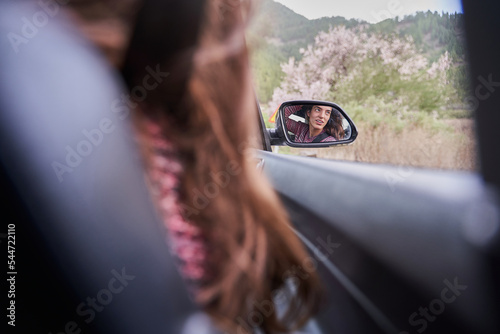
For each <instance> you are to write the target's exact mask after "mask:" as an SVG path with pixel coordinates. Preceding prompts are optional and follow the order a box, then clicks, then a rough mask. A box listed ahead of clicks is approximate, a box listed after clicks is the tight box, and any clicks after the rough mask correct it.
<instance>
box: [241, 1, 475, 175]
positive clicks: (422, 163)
mask: <svg viewBox="0 0 500 334" xmlns="http://www.w3.org/2000/svg"><path fill="white" fill-rule="evenodd" d="M351 6H352V7H351ZM462 24H463V14H462V8H461V4H460V1H458V0H456V1H451V0H450V1H435V3H434V4H432V2H429V1H411V2H410V1H405V0H400V1H398V0H396V1H387V0H382V1H351V2H345V1H342V2H340V1H331V0H311V1H302V0H297V1H294V0H279V1H272V0H262V1H260V5H259V7H258V8H257V11H256V14H255V16H254V17H253V19H252V22H251V25H250V27H249V29H248V44H249V47H250V49H251V55H252V71H253V76H254V82H255V87H256V92H257V96H258V99H259V101H260V104H261V109H262V112H263V116H264V120H265V121H266V126H267V127H274V126H275V124H274V123H273V122H272V115H273V114H274V112H275V111H276V109H277V108H278V106H279V105H280V104H281V103H282V102H284V101H287V100H303V99H314V100H323V101H331V102H334V103H336V104H338V105H340V106H341V107H342V108H343V109H344V110H345V111H346V112H347V114H348V115H349V116H350V117H351V118H352V119H353V121H354V123H355V124H356V126H357V128H358V131H359V136H358V138H357V139H356V141H355V142H354V143H353V144H352V145H349V146H342V147H331V148H319V149H318V148H312V149H307V150H306V149H303V148H301V149H296V148H295V149H294V148H290V147H283V146H282V147H274V150H275V151H278V152H280V153H286V154H297V155H308V156H316V157H319V158H328V159H338V160H351V161H362V162H372V163H389V164H395V165H411V166H416V167H428V168H438V169H456V170H470V171H472V170H476V168H477V166H476V152H475V136H474V122H473V118H472V115H473V111H474V103H473V101H474V97H473V96H471V95H470V90H469V87H468V82H469V80H468V77H467V75H468V74H467V73H468V72H467V71H468V69H467V61H466V57H465V50H464V49H465V41H464V31H463V26H462Z"/></svg>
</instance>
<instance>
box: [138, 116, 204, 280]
mask: <svg viewBox="0 0 500 334" xmlns="http://www.w3.org/2000/svg"><path fill="white" fill-rule="evenodd" d="M145 135H146V138H145V139H146V141H147V145H148V146H149V148H151V149H152V151H153V152H154V153H153V154H154V156H153V157H152V159H151V161H150V164H149V166H148V174H149V175H148V176H149V179H150V182H151V185H152V191H153V195H154V196H155V198H156V205H157V207H158V208H159V212H160V215H161V218H162V220H163V223H164V224H165V227H166V228H167V230H168V234H169V238H168V242H169V245H170V247H171V250H172V253H173V254H174V256H175V257H176V258H177V259H178V260H179V261H178V264H179V265H178V266H179V270H180V272H181V274H182V275H183V277H184V278H185V279H186V280H187V281H189V282H190V283H195V285H196V284H202V283H203V282H205V281H206V280H207V279H209V277H210V272H209V267H210V266H209V264H208V251H209V247H208V242H207V238H206V236H205V235H204V234H203V233H202V231H201V230H200V228H198V227H197V226H195V225H194V224H192V223H191V222H190V221H189V220H187V219H185V218H184V217H183V214H182V208H181V205H180V202H179V194H178V190H177V188H178V186H179V178H180V175H181V173H182V165H181V164H180V163H179V159H178V157H177V154H176V150H175V147H174V146H173V145H172V144H171V143H169V142H168V140H167V139H166V138H165V137H164V136H163V135H162V132H161V128H160V127H159V126H158V125H157V124H155V123H154V122H152V121H148V122H147V123H146V134H145Z"/></svg>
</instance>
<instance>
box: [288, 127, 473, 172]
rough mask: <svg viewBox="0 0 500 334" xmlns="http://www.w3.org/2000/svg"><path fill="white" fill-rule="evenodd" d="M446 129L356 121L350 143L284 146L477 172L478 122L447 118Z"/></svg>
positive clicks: (342, 157)
mask: <svg viewBox="0 0 500 334" xmlns="http://www.w3.org/2000/svg"><path fill="white" fill-rule="evenodd" d="M442 122H444V124H445V130H443V131H432V130H429V129H425V128H423V127H417V126H408V127H405V128H404V129H403V130H400V131H397V130H395V129H393V128H391V127H389V126H387V125H380V126H377V127H374V126H372V125H367V124H363V123H360V124H356V125H357V127H358V132H359V135H358V138H357V139H356V141H355V142H354V143H353V144H351V145H348V146H338V147H330V148H320V149H317V148H313V149H299V148H291V147H280V148H278V151H279V152H280V153H285V154H294V155H307V156H316V157H317V158H323V159H335V160H347V161H359V162H369V163H377V164H393V165H404V166H413V167H424V168H432V169H452V170H464V171H474V170H476V168H477V163H476V149H475V134H474V123H473V120H471V119H450V120H443V121H442Z"/></svg>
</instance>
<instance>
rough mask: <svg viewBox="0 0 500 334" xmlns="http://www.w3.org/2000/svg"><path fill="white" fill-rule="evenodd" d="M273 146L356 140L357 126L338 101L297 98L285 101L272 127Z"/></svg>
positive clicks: (312, 144)
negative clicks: (274, 126) (273, 127)
mask: <svg viewBox="0 0 500 334" xmlns="http://www.w3.org/2000/svg"><path fill="white" fill-rule="evenodd" d="M268 131H269V136H270V138H271V145H288V146H291V147H330V146H336V145H346V144H350V143H352V142H353V141H354V140H355V139H356V137H357V136H358V130H357V128H356V125H355V124H354V122H353V121H352V120H351V118H350V117H349V116H348V115H347V113H346V112H345V111H344V110H343V109H342V108H341V107H340V106H339V105H337V104H335V103H333V102H327V101H318V100H294V101H287V102H284V103H282V104H281V106H280V107H279V109H278V115H277V118H276V128H275V129H269V130H268Z"/></svg>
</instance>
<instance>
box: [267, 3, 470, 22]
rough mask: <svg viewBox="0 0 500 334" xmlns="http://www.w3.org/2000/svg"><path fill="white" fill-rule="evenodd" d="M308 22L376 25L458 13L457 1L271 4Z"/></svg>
mask: <svg viewBox="0 0 500 334" xmlns="http://www.w3.org/2000/svg"><path fill="white" fill-rule="evenodd" d="M275 1H276V2H279V3H282V4H283V5H285V6H287V7H288V8H290V9H291V10H293V11H294V12H296V13H297V14H301V15H303V16H305V17H307V18H308V19H317V18H320V17H323V16H328V17H330V16H343V17H345V18H346V19H351V18H354V19H362V20H365V21H368V22H370V23H377V22H379V21H383V20H385V19H387V18H394V17H396V16H399V17H400V18H403V16H405V15H411V14H414V13H415V12H417V11H423V12H426V11H427V10H431V11H432V12H434V11H437V12H438V13H441V12H442V11H443V12H448V13H455V12H459V13H462V12H463V11H462V2H461V0H275Z"/></svg>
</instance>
